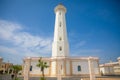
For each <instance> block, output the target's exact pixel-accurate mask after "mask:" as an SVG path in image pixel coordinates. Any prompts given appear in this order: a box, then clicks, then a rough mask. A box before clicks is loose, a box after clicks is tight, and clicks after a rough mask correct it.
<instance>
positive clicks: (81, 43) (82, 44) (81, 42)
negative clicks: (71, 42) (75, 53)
mask: <svg viewBox="0 0 120 80" xmlns="http://www.w3.org/2000/svg"><path fill="white" fill-rule="evenodd" d="M86 43H87V42H86V41H80V42H79V43H78V44H77V45H76V46H77V47H81V46H84V45H85V44H86Z"/></svg>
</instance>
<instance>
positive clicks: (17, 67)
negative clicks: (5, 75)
mask: <svg viewBox="0 0 120 80" xmlns="http://www.w3.org/2000/svg"><path fill="white" fill-rule="evenodd" d="M12 69H13V73H14V77H15V80H17V74H18V72H19V71H20V70H22V66H21V65H13V66H12Z"/></svg>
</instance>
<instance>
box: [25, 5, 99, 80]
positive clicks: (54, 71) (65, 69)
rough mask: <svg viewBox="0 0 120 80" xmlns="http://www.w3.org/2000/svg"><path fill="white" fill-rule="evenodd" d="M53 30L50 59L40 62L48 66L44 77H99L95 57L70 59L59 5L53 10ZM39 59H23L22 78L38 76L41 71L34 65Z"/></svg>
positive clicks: (97, 61) (63, 13)
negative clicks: (54, 16) (54, 15)
mask: <svg viewBox="0 0 120 80" xmlns="http://www.w3.org/2000/svg"><path fill="white" fill-rule="evenodd" d="M54 11H55V14H56V18H55V29H54V40H53V44H52V57H49V58H47V57H43V58H42V60H43V61H45V62H47V64H48V65H49V66H50V67H49V68H47V69H45V75H46V76H50V77H57V76H58V75H61V76H64V77H66V76H88V75H89V73H91V74H95V75H99V65H98V64H99V59H98V58H97V57H70V56H69V42H68V38H67V31H66V20H65V14H66V12H67V11H66V8H65V7H64V6H63V5H61V4H59V5H58V6H56V7H55V9H54ZM38 59H39V57H27V58H25V59H24V66H23V67H24V70H23V71H24V72H23V75H24V77H26V80H27V77H28V76H31V77H32V76H40V75H42V74H41V71H40V69H39V68H38V67H36V64H37V63H38Z"/></svg>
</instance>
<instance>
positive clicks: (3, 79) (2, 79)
mask: <svg viewBox="0 0 120 80" xmlns="http://www.w3.org/2000/svg"><path fill="white" fill-rule="evenodd" d="M0 80H12V79H11V76H10V75H0ZM19 80H23V77H19ZM29 80H40V77H30V79H29ZM46 80H57V78H56V77H47V78H46ZM62 80H90V79H89V77H68V78H62ZM96 80H120V76H102V77H101V76H100V77H97V78H96Z"/></svg>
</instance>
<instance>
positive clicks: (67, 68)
mask: <svg viewBox="0 0 120 80" xmlns="http://www.w3.org/2000/svg"><path fill="white" fill-rule="evenodd" d="M66 74H67V75H70V61H68V60H67V61H66Z"/></svg>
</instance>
